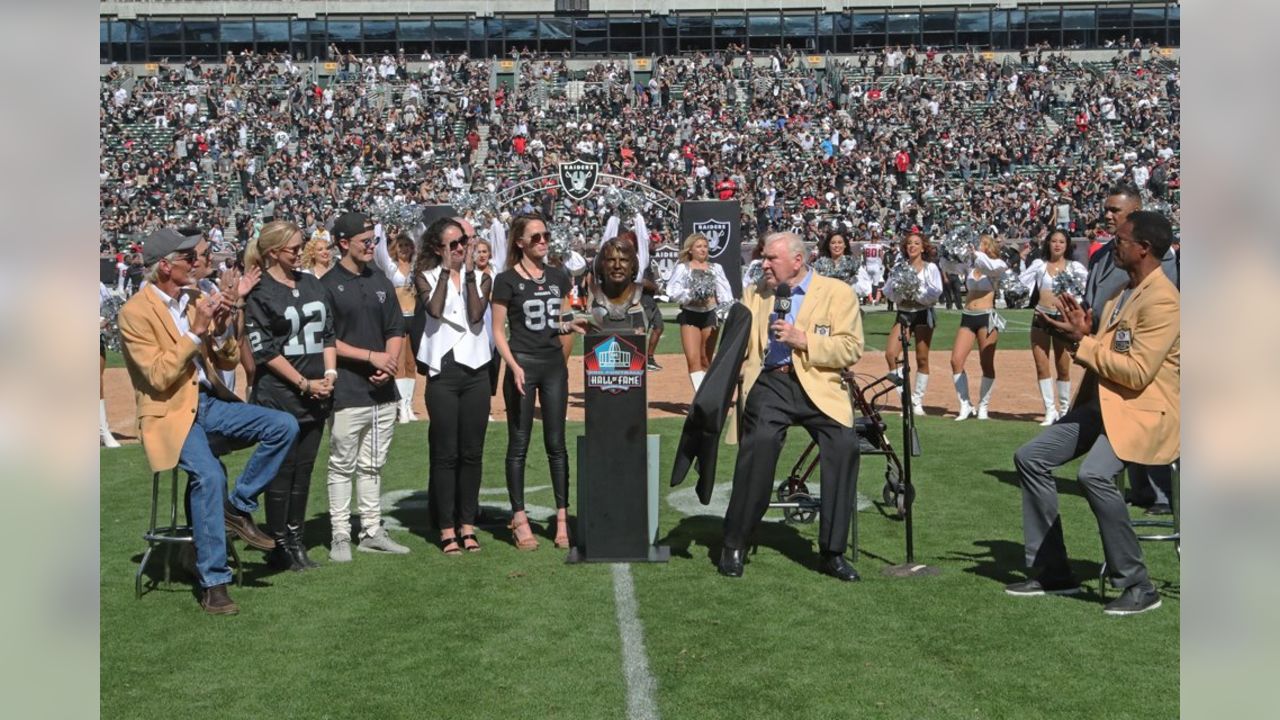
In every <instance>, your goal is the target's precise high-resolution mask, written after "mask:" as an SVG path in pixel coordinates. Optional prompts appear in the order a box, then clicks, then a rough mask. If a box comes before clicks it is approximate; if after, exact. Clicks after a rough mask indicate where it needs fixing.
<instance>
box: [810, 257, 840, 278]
mask: <svg viewBox="0 0 1280 720" xmlns="http://www.w3.org/2000/svg"><path fill="white" fill-rule="evenodd" d="M813 271H814V272H816V273H818V274H819V275H821V276H822V277H835V276H836V264H835V262H834V261H832V259H831V258H829V257H820V258H818V259H817V260H815V261H814V262H813Z"/></svg>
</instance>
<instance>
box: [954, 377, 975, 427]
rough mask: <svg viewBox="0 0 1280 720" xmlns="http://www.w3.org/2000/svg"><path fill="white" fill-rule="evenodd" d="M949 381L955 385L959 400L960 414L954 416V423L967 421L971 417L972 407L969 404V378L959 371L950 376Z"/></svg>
mask: <svg viewBox="0 0 1280 720" xmlns="http://www.w3.org/2000/svg"><path fill="white" fill-rule="evenodd" d="M951 381H952V382H953V383H955V385H956V397H957V398H959V399H960V412H959V413H957V414H956V422H960V421H961V420H968V419H969V416H970V415H973V406H972V405H970V404H969V376H968V375H967V374H966V373H965V372H964V371H961V372H958V373H955V374H954V375H952V376H951Z"/></svg>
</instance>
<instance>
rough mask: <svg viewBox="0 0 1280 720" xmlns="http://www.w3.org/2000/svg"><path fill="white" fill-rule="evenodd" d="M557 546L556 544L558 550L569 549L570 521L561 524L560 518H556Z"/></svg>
mask: <svg viewBox="0 0 1280 720" xmlns="http://www.w3.org/2000/svg"><path fill="white" fill-rule="evenodd" d="M555 544H556V548H558V549H560V550H568V549H569V521H568V520H565V521H564V522H561V521H560V519H559V518H556V539H555Z"/></svg>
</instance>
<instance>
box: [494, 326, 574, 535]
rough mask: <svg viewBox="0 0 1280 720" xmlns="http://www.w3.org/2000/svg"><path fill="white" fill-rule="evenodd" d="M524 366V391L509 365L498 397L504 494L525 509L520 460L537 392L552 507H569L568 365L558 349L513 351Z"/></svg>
mask: <svg viewBox="0 0 1280 720" xmlns="http://www.w3.org/2000/svg"><path fill="white" fill-rule="evenodd" d="M515 359H516V362H517V363H519V364H520V368H521V369H522V370H524V395H521V394H520V392H519V391H517V390H516V381H515V376H514V375H513V374H512V372H511V368H507V374H506V378H505V379H504V380H503V382H502V399H503V400H504V401H506V404H507V494H508V495H509V496H510V497H511V509H512V510H514V511H520V510H524V465H525V457H526V456H527V455H528V454H529V435H530V433H531V432H532V431H533V400H534V396H535V394H536V395H537V398H538V404H539V405H540V406H541V407H542V444H543V445H544V446H545V447H546V450H547V465H549V466H550V468H551V490H552V492H553V493H555V496H556V508H557V509H559V508H567V507H569V452H568V451H567V450H565V445H564V421H565V416H566V415H567V414H568V412H569V366H568V365H565V362H564V355H562V354H561V353H560V352H559V351H557V352H555V353H549V354H545V355H529V354H526V353H516V354H515Z"/></svg>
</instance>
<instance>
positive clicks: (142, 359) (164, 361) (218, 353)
mask: <svg viewBox="0 0 1280 720" xmlns="http://www.w3.org/2000/svg"><path fill="white" fill-rule="evenodd" d="M182 292H184V293H189V294H190V295H191V300H190V302H188V304H187V317H188V318H189V319H190V318H194V317H195V300H196V298H198V297H199V291H198V290H193V289H184V290H182ZM119 325H120V336H121V338H122V339H123V341H124V342H123V349H124V360H125V367H127V368H128V370H129V380H130V381H132V383H133V388H134V394H135V400H136V401H137V407H138V433H139V435H138V436H139V437H140V438H141V439H142V448H143V450H144V451H145V452H146V454H147V463H148V464H150V466H151V469H152V471H154V472H159V471H161V470H168V469H169V468H172V467H175V466H177V464H178V456H179V455H180V454H181V453H182V444H183V443H184V442H186V439H187V433H188V432H189V431H190V430H191V425H192V423H194V422H195V417H196V409H197V407H198V406H199V404H200V388H199V379H198V377H197V375H196V368H195V365H193V364H192V362H191V361H192V359H194V358H199V359H200V362H201V363H203V367H204V373H205V376H206V377H207V378H208V379H209V382H210V384H211V385H212V386H213V392H214V394H215V395H216V396H217V397H219V398H221V399H223V400H227V401H228V402H240V399H239V398H238V397H236V396H235V394H233V393H232V392H231V391H230V390H228V389H227V387H226V386H225V385H223V384H222V380H221V379H220V378H219V376H218V373H216V372H214V370H215V369H217V370H231V369H233V368H235V366H236V362H237V360H238V359H239V357H240V348H239V343H238V342H237V340H236V338H235V335H234V334H233V335H232V336H231V337H230V338H229V339H227V340H226V341H225V342H223V343H222V344H221V345H220V346H219V347H216V348H211V347H210V346H211V345H213V344H215V343H213V341H211V340H206V341H205V342H203V343H200V344H199V345H197V344H196V343H195V341H193V340H192V339H191V338H189V337H187V335H186V334H184V333H181V332H179V331H178V326H177V325H175V324H174V322H173V316H171V315H170V314H169V308H168V307H166V306H165V304H164V301H162V300H161V299H160V297H159V296H158V295H157V294H156V291H155V290H154V289H152V288H150V287H143V288H141V289H139V290H138V292H136V293H134V294H133V297H131V298H129V301H128V302H126V303H125V304H124V306H123V307H121V308H120V319H119Z"/></svg>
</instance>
